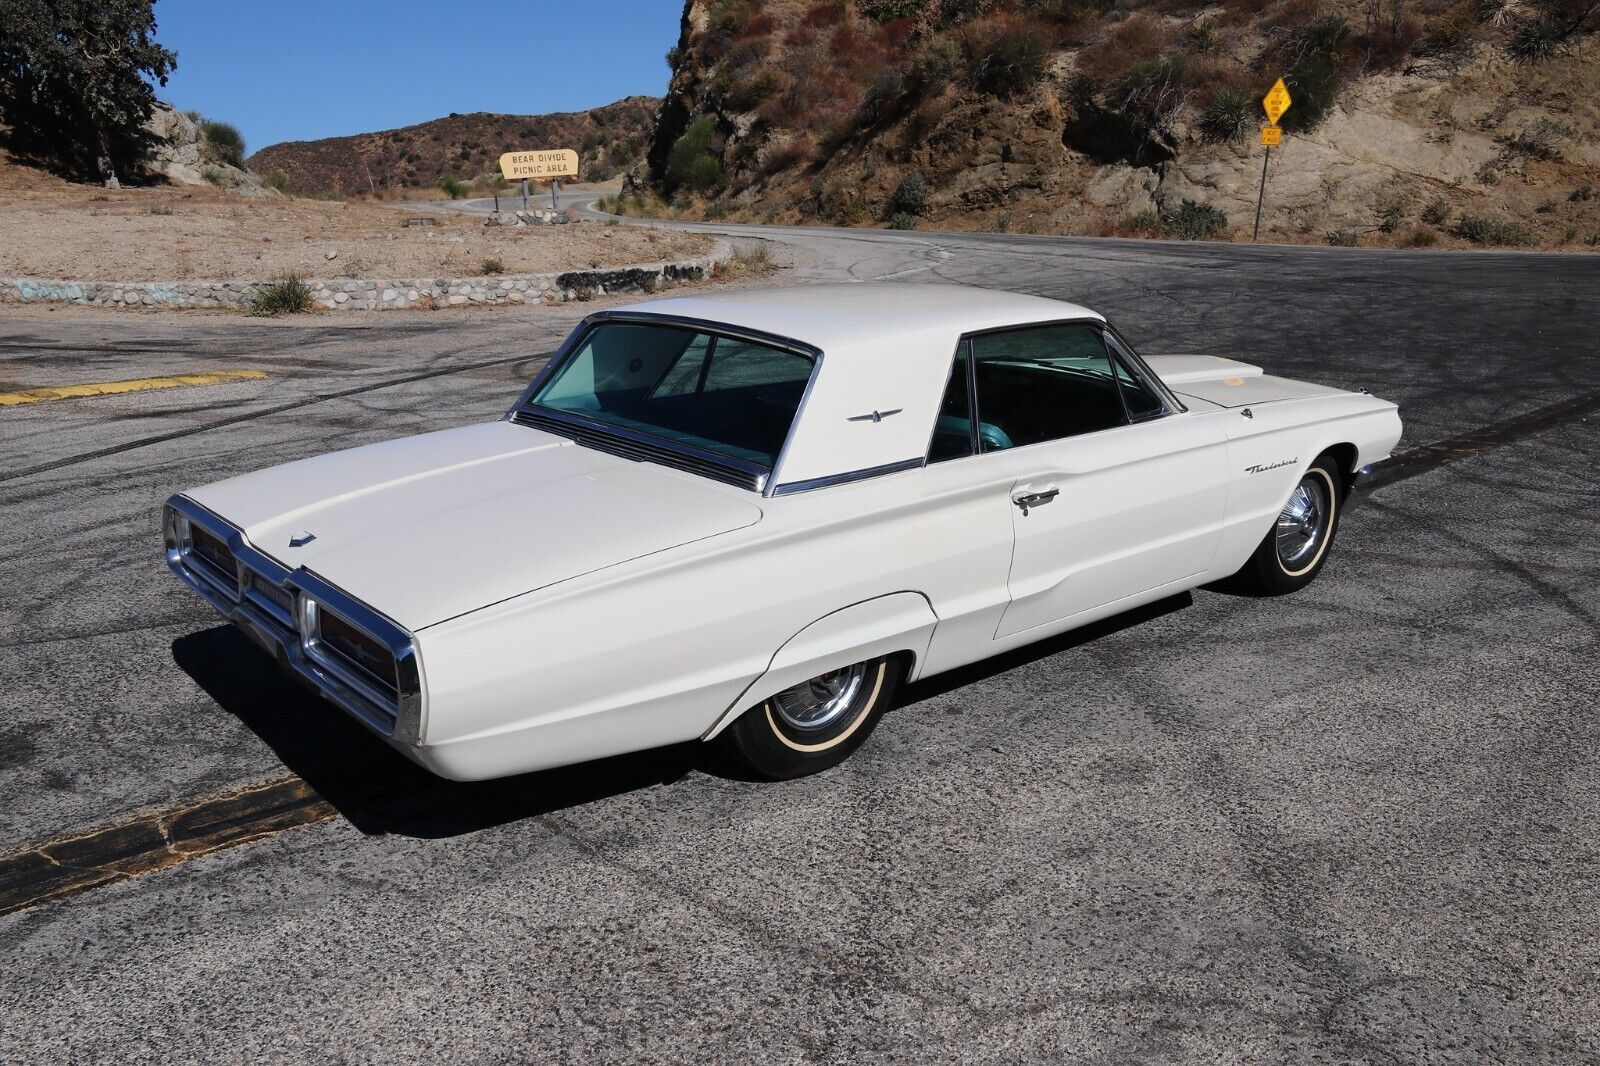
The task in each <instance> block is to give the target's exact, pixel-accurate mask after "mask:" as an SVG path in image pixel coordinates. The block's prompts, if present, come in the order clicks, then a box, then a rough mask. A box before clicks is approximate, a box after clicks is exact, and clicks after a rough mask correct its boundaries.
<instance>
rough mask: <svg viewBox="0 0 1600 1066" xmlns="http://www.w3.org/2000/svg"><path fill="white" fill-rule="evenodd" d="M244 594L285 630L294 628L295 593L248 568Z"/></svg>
mask: <svg viewBox="0 0 1600 1066" xmlns="http://www.w3.org/2000/svg"><path fill="white" fill-rule="evenodd" d="M244 594H245V596H246V597H248V598H249V600H250V601H251V602H252V603H254V604H256V605H257V606H258V607H260V608H261V609H262V610H264V611H266V612H267V614H269V615H271V616H272V619H273V620H274V621H275V622H277V623H278V624H280V625H282V626H283V628H285V629H291V630H292V629H293V628H294V593H292V592H290V591H289V590H288V589H286V588H284V587H283V586H281V585H276V584H274V583H273V582H272V581H270V580H269V579H267V578H265V577H263V576H262V575H260V574H258V573H256V572H255V571H254V570H251V569H249V568H248V567H247V568H246V569H245V583H244Z"/></svg>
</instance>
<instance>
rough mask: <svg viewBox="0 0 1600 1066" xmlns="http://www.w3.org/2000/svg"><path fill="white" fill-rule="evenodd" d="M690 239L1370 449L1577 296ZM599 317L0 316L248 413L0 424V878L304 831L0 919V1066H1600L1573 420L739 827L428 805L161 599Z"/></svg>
mask: <svg viewBox="0 0 1600 1066" xmlns="http://www.w3.org/2000/svg"><path fill="white" fill-rule="evenodd" d="M718 231H719V232H725V233H728V234H730V235H733V236H736V237H738V238H740V239H744V240H749V239H763V240H767V241H770V242H772V244H773V246H774V249H775V252H776V254H777V255H778V256H779V258H784V259H788V260H791V261H792V262H793V264H794V265H793V267H792V270H791V277H792V280H796V281H801V282H804V281H812V280H838V279H841V278H856V279H871V278H887V277H896V278H899V279H902V280H928V281H934V280H948V281H959V282H964V283H969V284H979V285H985V286H990V287H997V288H1009V289H1017V290H1020V291H1027V292H1033V293H1038V294H1041V295H1047V296H1056V297H1061V298H1066V299H1072V300H1075V301H1078V302H1081V303H1085V304H1088V305H1089V306H1092V307H1095V308H1096V309H1098V310H1101V311H1103V312H1105V313H1106V314H1107V315H1108V316H1109V317H1111V318H1112V320H1113V321H1115V322H1116V323H1117V324H1118V326H1119V328H1121V329H1122V330H1123V332H1124V333H1125V334H1126V335H1127V336H1128V337H1129V339H1130V340H1131V341H1132V342H1133V343H1134V344H1135V345H1136V346H1137V347H1139V348H1140V350H1141V351H1144V352H1146V353H1149V354H1168V353H1179V352H1197V353H1210V354H1217V355H1228V356H1233V357H1239V358H1244V359H1247V360H1249V361H1252V362H1258V363H1261V364H1263V365H1264V366H1266V367H1267V368H1268V370H1269V371H1271V372H1275V373H1282V374H1286V375H1289V376H1293V377H1303V378H1306V379H1309V380H1312V381H1318V382H1323V383H1327V384H1331V385H1337V386H1342V387H1353V386H1366V387H1367V388H1369V389H1371V391H1372V392H1374V393H1376V394H1377V395H1380V396H1383V397H1386V398H1389V399H1394V400H1396V401H1398V402H1399V403H1400V404H1401V406H1402V414H1403V416H1404V418H1405V420H1406V438H1405V440H1404V441H1403V442H1402V443H1401V446H1400V447H1401V448H1402V449H1405V448H1410V447H1415V446H1419V445H1424V444H1428V443H1430V442H1434V441H1438V440H1441V439H1444V438H1449V437H1454V436H1457V435H1460V434H1464V433H1467V432H1469V431H1472V430H1475V429H1477V428H1479V427H1482V426H1486V425H1489V424H1491V423H1495V422H1498V421H1502V420H1505V419H1508V418H1513V417H1515V416H1517V415H1519V414H1522V413H1525V412H1527V411H1530V410H1533V409H1536V408H1540V407H1543V406H1545V405H1549V404H1554V403H1557V402H1559V401H1562V400H1566V399H1569V398H1571V397H1574V396H1578V395H1581V394H1584V393H1588V392H1591V391H1593V390H1595V389H1596V388H1600V355H1597V354H1596V351H1595V348H1594V337H1595V335H1596V327H1597V326H1600V259H1596V258H1594V257H1577V256H1572V257H1559V256H1541V255H1510V254H1504V255H1502V254H1460V253H1425V252H1383V251H1366V250H1353V249H1319V248H1296V247H1250V246H1228V245H1181V244H1166V243H1161V242H1132V241H1093V240H1070V239H1051V238H1033V237H1017V236H994V235H990V236H984V235H947V234H924V233H910V234H904V233H895V234H889V233H883V232H872V231H808V230H791V229H775V228H763V229H757V228H753V227H736V226H728V227H720V228H719V229H718ZM779 280H789V279H779ZM599 305H600V304H599V303H596V304H590V305H577V306H570V307H562V308H554V309H551V308H536V309H526V310H519V311H506V312H498V313H487V314H481V315H466V314H450V313H443V312H441V313H436V314H416V315H411V314H399V315H382V316H374V317H373V318H371V319H367V320H363V321H361V322H356V323H349V324H344V323H338V324H334V323H329V322H328V321H327V320H325V319H311V320H307V321H304V322H280V323H257V322H251V321H244V320H240V319H236V318H226V317H219V316H192V317H182V318H179V317H169V316H156V315H142V314H115V313H106V314H93V313H76V312H59V313H50V312H45V311H41V310H39V309H37V308H33V309H23V310H17V309H8V310H6V311H4V312H0V379H4V380H5V381H7V382H16V383H20V385H19V387H40V386H44V385H55V384H61V383H67V382H74V381H97V380H108V379H116V378H132V377H140V376H149V375H157V374H179V373H189V372H195V371H200V370H213V369H230V368H237V367H250V368H258V369H262V370H265V371H267V373H268V374H269V377H268V378H267V379H266V380H264V381H241V382H231V383H227V384H222V385H217V386H212V387H207V388H202V389H190V390H183V389H175V390H170V391H166V392H153V393H146V394H140V395H130V396H122V397H119V396H109V397H100V398H95V399H92V400H79V401H63V402H59V403H50V404H39V405H34V406H30V407H25V408H15V409H10V410H8V411H6V412H4V413H0V479H3V480H0V493H3V495H0V530H3V532H4V536H3V537H0V588H4V590H5V595H4V596H3V597H0V676H3V677H4V678H5V679H6V682H5V684H4V685H0V853H4V852H11V851H15V850H20V849H24V848H28V847H30V846H34V845H38V844H40V843H42V842H45V841H50V840H58V839H60V838H63V837H71V836H75V835H81V834H87V833H92V832H95V831H97V830H100V829H102V828H104V827H107V826H113V825H123V824H135V823H141V820H146V821H149V820H152V819H153V820H155V824H159V825H160V826H162V830H161V831H162V832H163V833H165V832H167V831H168V829H167V827H168V824H169V823H167V822H162V821H160V819H162V818H163V817H166V816H168V815H170V814H171V812H174V811H186V810H189V809H190V808H192V807H193V806H194V805H197V804H207V803H220V802H221V801H217V800H216V797H228V796H232V795H234V794H236V793H237V792H238V791H239V790H241V789H250V788H256V787H259V786H270V787H274V788H282V789H287V790H288V791H289V792H290V793H295V790H296V789H301V788H303V786H300V785H299V784H298V782H299V781H303V782H305V784H306V785H308V786H309V788H310V790H312V793H314V795H315V796H316V797H319V798H318V799H316V800H315V801H313V802H312V803H311V806H310V807H308V808H307V810H308V811H311V812H312V813H315V814H316V815H317V816H316V817H310V816H307V817H305V819H304V821H294V822H293V823H292V824H286V825H283V826H268V830H269V831H268V832H265V833H264V834H261V835H258V836H257V837H256V838H254V839H251V840H250V842H248V843H242V844H238V846H232V847H217V848H210V847H204V846H201V847H197V848H196V850H195V851H194V853H193V854H186V856H185V857H184V858H183V859H182V861H174V862H163V863H161V864H160V865H159V868H152V869H150V870H149V871H147V872H143V873H142V874H141V875H140V876H135V877H117V878H112V879H110V880H108V881H107V882H106V883H104V884H100V885H99V886H98V887H94V888H91V889H89V890H87V891H84V892H81V893H80V894H77V895H74V896H72V897H71V898H66V899H61V900H56V901H52V902H45V903H42V904H40V905H38V906H34V907H31V908H29V909H25V910H20V911H18V912H16V913H12V914H9V915H5V916H3V917H0V948H3V950H4V954H5V957H6V959H7V962H8V965H7V966H6V967H5V968H3V969H0V1059H3V1060H5V1061H21V1062H35V1061H37V1062H43V1061H62V1060H85V1059H102V1058H116V1059H118V1060H123V1061H156V1060H159V1061H163V1062H173V1061H185V1062H190V1061H192V1062H212V1061H215V1062H224V1061H238V1060H241V1059H245V1058H253V1059H259V1060H268V1061H288V1060H295V1061H303V1060H337V1061H346V1060H376V1059H382V1060H385V1061H393V1060H401V1061H430V1062H458V1061H459V1062H465V1061H471V1062H482V1061H530V1060H537V1061H573V1062H586V1063H587V1062H599V1061H631V1060H640V1059H646V1060H664V1061H708V1060H709V1061H751V1060H759V1061H828V1062H834V1061H905V1060H912V1061H918V1062H927V1061H956V1060H959V1061H1007V1062H1010V1061H1019V1060H1021V1061H1038V1060H1061V1059H1071V1060H1097V1061H1117V1062H1122V1061H1130V1060H1132V1061H1189V1060H1196V1059H1200V1060H1208V1061H1225V1062H1260V1061H1322V1062H1417V1061H1437V1062H1461V1061H1485V1062H1504V1061H1520V1062H1551V1063H1556V1062H1559V1063H1570V1062H1576V1061H1596V1060H1600V987H1597V979H1596V977H1595V974H1596V973H1600V934H1597V931H1596V926H1595V922H1594V915H1595V913H1596V911H1597V909H1600V906H1597V905H1600V891H1597V888H1600V857H1597V856H1600V840H1597V836H1600V830H1597V828H1596V826H1597V819H1596V814H1597V811H1600V795H1597V786H1600V773H1597V768H1600V759H1597V755H1596V751H1597V741H1600V715H1597V714H1596V713H1595V712H1596V709H1597V703H1600V637H1597V633H1600V591H1597V588H1600V582H1597V581H1596V577H1597V576H1600V549H1597V547H1596V545H1597V544H1600V536H1597V534H1600V518H1597V514H1600V509H1597V507H1596V502H1597V498H1600V481H1597V477H1596V473H1595V471H1596V469H1597V462H1600V432H1597V424H1596V418H1595V417H1594V416H1590V417H1588V418H1586V419H1580V420H1574V421H1570V422H1566V423H1562V424H1559V425H1553V426H1551V427H1550V428H1548V429H1544V430H1542V431H1540V432H1538V433H1536V434H1533V435H1531V436H1526V437H1523V438H1521V439H1516V440H1511V441H1508V442H1506V443H1503V444H1501V445H1499V446H1496V447H1493V448H1491V449H1488V450H1484V451H1482V452H1481V453H1478V454H1474V455H1471V456H1469V457H1466V458H1462V459H1460V460H1459V461H1455V462H1452V463H1450V464H1449V465H1445V466H1442V467H1439V468H1436V469H1431V470H1426V471H1424V472H1421V473H1418V474H1416V475H1415V476H1411V477H1409V478H1408V479H1407V480H1405V481H1404V482H1402V483H1397V484H1394V485H1391V486H1388V487H1385V488H1384V489H1382V490H1381V491H1379V492H1376V493H1374V494H1373V495H1372V496H1371V498H1370V499H1369V500H1368V501H1367V502H1366V503H1365V504H1364V505H1363V507H1361V508H1360V509H1358V510H1355V511H1353V512H1352V513H1351V514H1350V516H1349V518H1348V520H1347V521H1346V522H1345V523H1344V525H1343V526H1342V528H1341V531H1340V537H1339V541H1338V543H1337V544H1336V546H1335V548H1334V553H1333V555H1332V558H1331V562H1330V564H1329V566H1328V567H1327V569H1326V571H1325V572H1324V574H1323V575H1322V577H1321V578H1320V579H1319V580H1318V581H1317V582H1316V583H1315V584H1314V585H1312V586H1311V587H1310V588H1309V589H1307V590H1305V591H1304V592H1302V593H1299V594H1297V595H1294V596H1291V597H1286V598H1282V599H1277V600H1267V601H1261V600H1247V599H1240V598H1236V597H1232V596H1227V595H1223V594H1220V593H1216V592H1211V591H1206V590H1201V591H1198V592H1196V593H1195V594H1194V595H1193V596H1192V597H1183V598H1180V599H1179V600H1177V601H1168V602H1166V603H1164V604H1161V605H1157V606H1156V607H1153V608H1150V609H1146V610H1143V611H1140V612H1137V613H1136V614H1135V615H1133V616H1130V617H1125V618H1121V619H1115V620H1112V621H1110V622H1107V623H1102V624H1100V625H1097V626H1094V627H1091V628H1090V629H1089V630H1086V631H1081V632H1079V633H1075V634H1068V635H1066V636H1064V637H1060V638H1056V639H1053V640H1050V641H1046V642H1044V643H1042V644H1040V645H1036V646H1033V647H1030V648H1028V649H1025V650H1024V651H1022V652H1018V653H1014V654H1012V655H1008V656H1004V657H1002V658H1000V659H998V660H994V661H991V662H989V663H985V664H980V665H978V666H976V667H971V668H967V669H964V670H961V671H957V672H955V673H954V674H951V675H944V676H940V677H935V678H932V679H929V680H928V681H926V682H924V683H922V684H919V685H916V686H911V687H910V688H909V689H908V690H907V691H906V692H905V694H904V696H903V697H902V698H901V700H900V701H899V706H898V707H897V709H895V710H894V711H893V712H892V713H891V714H890V715H889V716H888V717H887V718H886V719H885V721H884V722H883V724H882V725H881V726H880V727H879V728H878V730H877V731H876V732H875V734H874V735H873V738H872V740H871V741H870V742H869V744H868V745H867V746H866V747H865V748H864V749H863V750H862V751H860V752H859V753H858V754H857V755H856V756H855V757H854V758H853V759H852V760H851V761H850V762H848V763H846V764H845V765H844V766H842V767H840V768H838V769H836V770H834V771H832V772H829V773H827V774H824V775H821V776H819V777H816V778H811V779H807V780H803V781H798V782H793V783H788V784H781V785H765V784H752V783H747V782H743V781H737V780H729V779H727V778H724V777H720V776H718V775H717V774H716V773H714V772H712V771H711V768H709V767H706V766H704V765H703V764H702V762H701V760H700V758H699V755H698V753H697V752H696V751H695V750H693V748H692V747H690V748H674V749H666V750H663V751H658V752H647V753H640V754H638V755H633V756H627V757H623V758H620V759H612V760H606V761H604V762H601V763H594V764H588V765H583V766H577V767H569V768H565V769H562V770H556V771H551V772H548V773H543V774H536V775H530V776H527V777H522V778H515V779H510V780H507V781H500V782H492V783H487V784H481V785H457V784H449V783H443V782H436V781H434V780H432V779H430V778H428V777H427V776H426V775H425V774H423V773H422V772H421V771H420V770H417V769H416V768H414V767H411V766H410V765H409V764H407V763H405V762H404V761H402V760H401V759H400V758H399V757H398V756H395V755H393V754H391V753H390V752H388V751H387V749H385V748H383V747H382V746H381V745H380V744H379V743H378V742H377V741H375V740H373V739H372V738H370V737H368V736H367V735H366V734H365V733H364V732H363V731H362V729H361V728H360V727H359V726H358V725H356V724H354V723H353V722H351V721H348V720H347V719H345V718H344V717H342V716H341V715H340V714H339V712H337V711H336V710H334V709H333V708H331V707H330V706H329V705H326V704H323V703H321V702H320V701H318V700H317V699H316V698H315V697H312V696H310V695H308V694H306V693H305V692H304V691H302V690H301V689H299V688H298V687H297V686H295V685H294V684H293V683H292V682H290V681H288V680H287V679H284V678H282V677H280V676H279V675H277V674H276V673H275V672H274V671H273V669H272V668H271V666H270V664H269V663H268V662H267V661H266V660H265V658H264V657H262V656H261V655H260V654H258V653H256V652H255V651H254V650H253V646H251V645H250V644H248V643H247V642H246V641H245V640H244V638H242V637H240V636H238V635H236V634H235V633H234V632H233V631H232V630H231V629H229V628H227V627H225V626H223V625H221V624H220V623H219V622H218V621H217V620H216V618H215V617H214V615H212V614H211V613H210V611H209V609H208V608H206V607H204V605H203V604H201V603H200V602H199V601H198V600H197V599H196V598H195V597H193V596H192V595H191V594H190V593H188V591H187V590H185V589H184V588H182V587H181V586H180V585H179V584H178V583H177V581H176V580H174V579H172V578H171V577H170V575H168V574H167V573H166V571H165V568H164V566H163V565H162V562H161V557H160V545H159V536H158V532H157V518H158V509H159V505H160V502H161V501H162V500H163V499H164V498H165V497H166V495H168V494H169V493H170V492H172V491H175V490H178V489H182V488H184V487H187V486H190V485H194V484H198V483H203V482H206V481H211V480H215V479H217V478H219V477H224V476H228V475H230V474H232V473H236V472H242V471H245V470H249V469H253V468H256V467H259V466H264V465H268V464H271V463H277V462H282V461H286V460H288V459H293V458H298V457H301V456H306V455H311V454H315V453H319V452H323V451H328V450H331V449H334V448H340V447H348V446H352V445H356V444H361V443H366V442H369V441H376V440H381V439H386V438H389V437H393V436H398V435H401V434H407V433H414V432H419V431H423V430H427V429H434V428H442V427H446V426H453V425H460V424H464V423H467V422H471V421H475V420H483V419H489V418H493V417H497V416H498V414H499V413H500V411H501V410H503V408H504V407H505V406H506V405H507V404H508V403H509V402H510V401H511V400H512V399H514V397H515V396H516V394H517V391H518V389H519V388H520V386H521V384H522V383H524V382H525V381H526V380H527V378H528V377H529V376H530V375H531V373H532V372H533V370H534V369H535V368H536V367H537V366H538V365H539V360H540V359H541V358H542V353H544V352H547V351H549V350H550V349H551V348H552V347H554V346H555V344H556V343H558V342H559V340H560V339H561V337H562V336H563V335H564V334H565V333H566V331H567V330H568V329H570V327H571V326H572V324H573V323H574V322H575V321H576V320H577V319H578V318H579V317H580V316H581V315H582V314H584V313H586V312H587V311H589V310H592V309H593V308H594V307H596V306H599ZM224 807H225V804H224ZM313 808H314V810H313ZM206 809H207V810H208V811H211V810H221V809H223V808H220V807H207V808H206ZM302 813H304V812H302ZM219 817H220V816H219ZM141 824H142V823H141ZM229 831H230V830H229V829H228V828H227V827H226V826H223V825H221V823H220V822H216V823H213V822H209V821H208V822H207V823H206V825H204V826H201V827H198V828H195V829H194V832H195V833H197V834H198V837H197V839H201V840H202V841H213V840H218V839H221V838H222V835H225V834H226V833H227V832H229ZM208 834H210V835H208ZM161 847H162V848H164V849H167V850H170V848H171V841H170V839H169V838H163V840H162V842H161Z"/></svg>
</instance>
